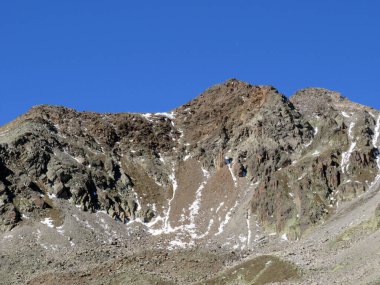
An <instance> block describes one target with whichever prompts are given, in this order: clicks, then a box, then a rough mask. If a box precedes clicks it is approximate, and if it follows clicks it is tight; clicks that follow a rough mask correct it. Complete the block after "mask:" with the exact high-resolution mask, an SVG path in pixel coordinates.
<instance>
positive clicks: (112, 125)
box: [0, 79, 380, 284]
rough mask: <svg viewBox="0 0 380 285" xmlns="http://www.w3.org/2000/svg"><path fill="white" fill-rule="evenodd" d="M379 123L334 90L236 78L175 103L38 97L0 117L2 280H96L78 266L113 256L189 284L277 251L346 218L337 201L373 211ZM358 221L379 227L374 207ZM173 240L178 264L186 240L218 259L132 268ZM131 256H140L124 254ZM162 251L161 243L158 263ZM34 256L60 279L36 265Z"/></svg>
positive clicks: (378, 180)
mask: <svg viewBox="0 0 380 285" xmlns="http://www.w3.org/2000/svg"><path fill="white" fill-rule="evenodd" d="M379 134H380V112H379V111H377V110H374V109H372V108H369V107H365V106H362V105H359V104H356V103H352V102H350V101H349V100H348V99H346V98H344V97H342V96H341V95H340V94H339V93H336V92H332V91H329V90H325V89H320V88H308V89H303V90H300V91H298V92H297V93H296V94H295V95H293V96H292V97H291V98H290V99H288V98H286V97H285V96H284V95H282V94H280V93H279V92H278V91H277V90H276V89H274V88H273V87H271V86H253V85H250V84H248V83H245V82H241V81H238V80H235V79H231V80H228V81H226V82H224V83H222V84H218V85H215V86H213V87H211V88H209V89H208V90H206V91H205V92H204V93H202V94H201V95H200V96H198V97H197V98H196V99H194V100H192V101H190V102H188V103H187V104H184V105H183V106H181V107H179V108H177V109H175V110H173V111H172V112H170V113H155V114H137V113H131V114H127V113H122V114H97V113H92V112H77V111H75V110H72V109H68V108H64V107H55V106H45V105H43V106H37V107H34V108H32V109H31V110H30V111H29V112H28V113H26V114H24V115H22V116H20V117H19V118H17V119H16V120H14V121H13V122H11V123H9V124H7V125H5V126H3V127H1V128H0V217H1V219H0V231H1V232H2V233H3V235H2V240H1V243H0V253H1V256H0V265H1V268H2V269H1V271H2V270H3V268H4V269H8V270H4V271H3V272H1V275H2V276H0V277H3V278H2V280H6V281H4V284H16V283H17V282H19V283H22V282H26V281H27V280H31V281H30V282H31V283H30V284H40V283H44V282H46V283H44V284H56V283H54V282H58V281H57V280H58V279H64V278H68V277H67V276H68V275H70V274H72V275H70V276H71V277H70V278H73V279H70V278H69V279H68V280H71V281H70V282H71V283H68V284H75V282H79V283H80V282H88V284H96V283H91V282H92V281H91V280H90V279H86V278H85V277H83V276H80V275H81V274H82V273H78V272H80V271H83V270H84V271H86V270H87V271H89V272H90V273H88V274H89V276H93V274H94V273H91V272H96V270H95V271H93V270H94V268H96V266H99V265H101V264H105V263H106V262H108V264H109V265H108V266H111V269H109V272H113V270H114V269H113V268H114V267H113V265H112V264H114V263H115V264H116V265H114V266H119V267H120V268H123V269H122V271H123V270H124V271H123V272H124V273H123V274H126V275H128V278H132V277H133V276H135V277H133V278H137V279H136V280H135V281H131V280H132V279H131V280H130V282H135V283H136V284H140V283H141V284H155V283H153V282H164V283H162V284H188V283H189V282H202V281H204V280H206V279H207V278H208V277H211V276H212V275H213V274H216V273H217V272H220V271H221V270H222V269H223V266H224V265H226V264H229V263H231V262H238V261H239V260H241V258H243V257H246V256H252V257H253V256H254V255H255V254H258V253H259V252H262V253H265V252H266V250H267V249H276V250H275V251H276V252H285V251H284V250H283V248H282V249H281V246H282V247H283V246H284V242H286V243H291V244H295V245H294V247H296V246H298V245H300V244H302V243H303V242H305V240H307V239H308V238H309V237H310V236H312V235H313V234H316V233H318V232H320V231H321V230H320V228H321V227H324V226H325V223H328V224H329V223H333V222H332V221H334V220H339V221H344V222H345V223H346V220H343V219H336V216H337V215H338V213H339V211H341V210H342V209H346V208H348V209H351V210H347V212H349V213H356V212H355V209H356V206H355V205H356V204H355V203H357V201H362V200H363V197H367V196H368V197H369V198H368V199H366V200H365V201H363V203H372V204H373V205H374V206H371V207H368V209H372V210H373V211H375V210H374V208H373V207H375V206H376V205H377V204H376V201H377V200H376V199H378V198H377V196H376V195H375V194H373V193H377V191H378V189H379V184H380V174H379V173H380V171H379V170H380V159H379V145H380V139H379ZM374 199H375V200H374ZM374 201H375V202H374ZM352 203H354V204H352ZM372 204H371V205H372ZM377 212H378V210H377ZM347 215H348V214H347ZM352 215H353V214H352ZM358 215H359V214H358ZM371 215H372V216H371ZM363 217H365V218H366V219H367V220H363V219H364V218H363ZM376 217H377V218H376ZM353 218H354V219H356V220H358V221H359V220H360V219H359V218H358V217H357V216H355V215H354V216H353ZM361 219H362V220H360V221H361V222H363V223H364V224H366V223H369V224H370V225H371V226H370V228H371V233H375V234H377V233H378V231H377V229H378V228H379V223H378V214H377V216H375V212H373V213H372V212H368V216H365V215H364V214H363V216H362V217H361ZM366 225H367V224H366ZM338 234H341V233H340V232H339V233H338V232H336V235H338ZM279 247H280V248H279ZM12 248H14V249H12ZM20 248H22V249H24V251H21V252H22V253H25V255H23V254H22V253H20ZM94 248H95V250H94ZM167 250H170V251H172V252H174V253H175V252H179V253H178V254H174V255H173V256H172V257H171V258H169V260H173V261H175V260H177V259H178V258H179V257H178V256H180V255H181V254H180V252H181V251H183V250H185V251H187V250H189V251H190V252H191V253H190V256H194V255H199V256H198V257H197V258H196V260H197V262H196V263H199V264H198V265H199V266H205V265H204V264H206V263H207V260H209V258H211V257H210V254H211V255H212V256H213V257H212V258H211V259H213V258H216V259H220V260H221V262H222V263H221V264H218V263H215V267H214V268H213V269H212V270H211V269H210V270H204V269H202V270H201V269H200V268H199V266H195V267H194V270H193V269H190V268H192V267H191V266H194V265H191V263H192V261H186V262H184V263H183V264H184V265H183V267H184V268H186V270H185V269H183V270H182V271H181V270H180V272H185V273H186V274H185V273H183V274H182V273H179V272H174V271H176V269H175V268H172V267H170V266H169V267H168V265H162V266H158V267H159V268H161V269H162V270H163V272H157V271H155V270H157V269H151V271H152V272H153V271H155V274H156V275H154V276H151V275H149V274H150V273H149V274H148V273H147V272H148V271H144V272H145V273H144V272H142V271H139V270H137V269H136V268H135V267H134V265H133V266H132V267H131V266H130V264H135V263H136V262H137V263H138V262H145V263H146V262H148V263H146V264H145V265H143V266H142V267H143V268H149V262H150V261H149V260H150V259H151V257H148V256H149V255H150V254H153V253H149V252H156V251H159V252H163V253H165V252H166V251H167ZM104 251H106V253H105V252H104ZM146 251H147V252H148V253H147V252H146ZM231 251H233V253H231ZM79 252H82V255H81V257H78V253H79ZM237 252H238V254H237ZM153 255H155V254H153ZM158 255H159V256H161V255H160V254H158ZM36 256H42V259H43V260H44V261H41V263H40V265H39V264H35V263H33V260H34V258H35V257H36ZM131 256H137V257H138V256H143V257H141V259H139V260H140V261H139V260H137V261H136V260H134V261H133V262H132V261H128V262H127V261H123V260H125V259H126V260H129V259H130V258H131ZM205 256H208V257H205ZM69 257H70V258H69ZM302 257H303V256H302ZM302 257H300V259H298V258H297V259H296V260H292V262H294V264H297V263H299V260H302ZM73 258H74V259H75V260H72V259H73ZM120 258H122V259H121V260H122V261H120ZM268 258H269V259H268ZM268 258H264V259H255V261H254V262H253V263H252V264H253V265H252V266H254V267H252V268H254V269H252V270H253V271H255V270H258V271H257V272H261V271H262V270H267V268H268V266H269V265H268V264H267V265H265V264H266V263H267V262H269V261H270V260H272V259H270V257H268ZM21 259H22V260H23V263H25V266H21V265H20V264H19V262H17V261H20V260H21ZM81 259H82V261H83V262H85V264H83V262H78V261H77V260H81ZM190 259H191V258H190ZM288 259H289V258H288ZM290 259H291V258H290ZM118 260H119V261H118ZM167 260H168V256H165V254H164V255H163V256H161V257H159V258H158V259H157V261H156V262H157V264H156V265H160V264H161V263H164V264H165V262H166V263H167V262H168V261H167ZM178 260H180V259H178ZM178 260H177V262H179V263H180V261H178ZM260 260H262V261H260ZM264 260H265V264H264V263H262V262H264ZM377 261H378V259H375V262H377ZM48 262H50V263H48ZM260 262H261V263H260ZM271 262H272V261H270V263H271ZM276 262H280V263H281V262H283V261H277V259H273V264H277V263H276ZM45 263H46V265H44V264H45ZM56 263H58V264H60V263H62V264H63V265H62V266H58V267H57V264H56ZM15 264H17V265H15ZM123 264H124V265H123ZM126 264H129V265H128V268H126V266H127V265H126ZM202 264H203V265H202ZM250 264H251V263H250ZM42 265H44V266H42ZM249 266H251V265H249ZM255 266H256V267H255ZM289 266H290V267H289V271H288V272H284V274H283V276H285V277H286V278H285V277H284V279H282V280H270V279H268V280H267V279H265V278H266V277H265V278H264V279H263V280H264V281H265V280H267V281H265V282H266V283H268V282H270V281H273V282H274V281H284V280H286V279H287V278H291V277H292V278H295V277H297V278H300V276H301V274H300V273H297V274H294V273H293V272H295V271H294V267H293V265H289ZM42 267H45V268H46V267H47V268H50V270H52V271H53V272H54V270H57V268H58V269H59V270H60V271H63V272H66V273H64V274H66V275H67V276H66V275H65V277H64V276H61V277H60V278H58V279H57V276H55V275H54V273H52V274H53V277H52V276H51V275H46V276H45V275H42ZM167 268H171V270H169V271H168V272H165V270H167ZM285 268H286V267H285ZM301 268H303V267H302V266H301ZM192 270H193V271H192ZM6 271H9V273H6ZM15 271H17V272H18V273H19V274H17V272H16V274H15ZM177 271H178V270H177ZM301 271H302V270H301ZM20 272H23V274H20ZM70 272H74V273H70ZM149 272H150V271H149ZM202 272H203V273H202ZM119 273H120V272H119ZM119 273H118V274H119ZM127 273H128V274H127ZM112 274H114V275H112V276H113V278H111V279H113V280H116V279H117V280H119V279H120V278H126V277H125V276H124V275H123V276H124V277H120V274H119V275H118V274H116V273H115V272H113V273H112ZM115 274H116V275H115ZM146 274H148V275H146ZM181 274H182V275H181ZM260 274H261V273H260ZM108 275H110V276H111V273H110V274H106V273H104V274H103V275H102V278H103V277H104V278H106V279H107V276H108ZM269 275H270V274H269ZM306 275H307V274H306ZM41 276H42V277H41ZM49 276H50V277H49ZM54 276H55V277H54ZM131 276H132V277H131ZM136 276H137V277H136ZM143 276H145V277H143ZM157 276H158V277H157ZM260 276H261V275H260ZM264 276H266V275H264ZM58 277H59V276H58ZM140 277H141V278H142V279H143V280H144V281H141V280H142V279H141V280H139V278H140ZM246 277H247V276H246ZM41 278H42V279H41ZM118 278H119V279H118ZM215 278H216V279H210V281H209V283H207V284H213V283H212V282H214V281H212V280H218V279H217V277H215ZM228 278H229V277H228ZM228 278H227V279H228ZM247 278H248V277H247ZM252 278H258V279H257V280H261V279H262V277H260V278H261V279H260V278H259V277H257V276H253V277H252ZM106 279H105V280H106ZM32 280H34V281H32ZM44 280H45V281H44ZM49 280H50V281H49ZM75 280H77V281H75ZM107 280H108V279H107ZM120 280H124V281H125V280H127V279H120ZM228 280H229V279H228ZM255 280H256V279H255ZM264 281H262V282H264ZM33 282H34V283H33ZM49 282H50V283H49ZM94 282H95V281H94ZM102 282H104V283H106V284H107V282H108V281H102ZM118 282H123V281H118ZM125 282H126V281H125ZM143 282H145V283H143ZM149 282H151V283H149ZM165 282H169V283H165ZM170 282H173V283H170ZM215 282H219V283H217V284H220V282H221V281H220V279H219V281H215ZM233 282H235V281H231V282H230V283H229V284H234V283H233ZM246 282H248V283H249V282H251V281H248V279H247V280H246ZM257 282H258V283H255V284H266V283H265V282H264V283H260V282H261V281H260V282H259V281H257ZM294 282H295V281H294ZM300 282H302V281H300ZM248 283H247V284H248ZM80 284H83V283H80ZM86 284H87V283H86ZM99 284H100V283H99ZM114 284H119V283H117V282H116V283H114ZM156 284H160V283H156ZM215 284H216V283H215ZM226 284H227V283H226ZM236 284H245V283H236ZM306 284H310V283H306ZM316 284H318V283H316ZM355 284H358V283H355ZM363 284H364V283H363Z"/></svg>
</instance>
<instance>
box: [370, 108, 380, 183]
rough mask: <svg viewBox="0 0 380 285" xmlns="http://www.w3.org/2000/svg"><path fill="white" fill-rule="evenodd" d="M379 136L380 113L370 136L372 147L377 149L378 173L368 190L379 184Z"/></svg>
mask: <svg viewBox="0 0 380 285" xmlns="http://www.w3.org/2000/svg"><path fill="white" fill-rule="evenodd" d="M379 136H380V114H379V115H378V117H377V120H376V127H375V133H374V135H373V138H372V145H373V147H374V148H376V149H377V153H376V162H377V168H378V173H377V175H376V177H375V179H374V181H373V182H372V183H371V185H370V190H372V189H377V187H379V186H380V149H379V148H380V147H379V143H378V141H379Z"/></svg>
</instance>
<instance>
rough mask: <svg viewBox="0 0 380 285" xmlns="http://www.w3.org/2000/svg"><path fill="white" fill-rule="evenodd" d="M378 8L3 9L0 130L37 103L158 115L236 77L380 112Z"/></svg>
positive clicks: (291, 3)
mask: <svg viewBox="0 0 380 285" xmlns="http://www.w3.org/2000/svg"><path fill="white" fill-rule="evenodd" d="M379 13H380V1H378V0H372V1H369V0H360V1H357V0H344V1H343V0H318V1H301V0H297V1H295V0H286V1H284V0H272V1H271V0H262V1H261V0H246V1H242V0H233V1H232V0H231V1H224V0H218V1H217V0H215V1H210V0H176V1H166V0H162V1H157V0H151V1H121V0H113V1H99V0H91V1H90V0H75V1H74V0H65V1H51V0H44V1H41V0H33V1H30V0H27V1H26V0H17V1H16V0H14V1H13V0H10V1H1V3H0V94H1V95H0V96H1V103H0V124H4V123H5V122H8V121H10V120H12V119H13V118H15V117H16V116H17V115H19V114H22V113H24V112H25V111H27V110H28V109H29V108H30V107H31V106H33V105H37V104H43V103H46V104H56V105H65V106H69V107H73V108H76V109H79V110H93V111H99V112H159V111H165V110H170V109H172V108H174V107H176V106H178V105H181V104H183V103H185V102H187V101H189V100H190V99H192V98H194V97H195V96H197V95H198V94H199V93H200V92H202V91H203V90H204V89H205V88H207V87H209V86H210V85H213V84H215V83H218V82H221V81H224V80H226V79H228V78H231V77H236V78H238V79H241V80H244V81H248V82H250V83H252V84H271V85H274V86H275V87H276V88H277V89H279V90H280V92H282V93H284V94H286V95H288V96H289V95H291V94H293V93H294V92H295V91H296V90H298V89H300V88H304V87H310V86H316V87H325V88H329V89H333V90H338V91H340V92H342V93H343V95H345V96H347V97H349V98H350V99H351V100H353V101H356V102H360V103H362V104H366V105H371V106H373V107H375V108H377V109H380V83H379V79H380V16H379Z"/></svg>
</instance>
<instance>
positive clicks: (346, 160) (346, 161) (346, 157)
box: [341, 122, 356, 173]
mask: <svg viewBox="0 0 380 285" xmlns="http://www.w3.org/2000/svg"><path fill="white" fill-rule="evenodd" d="M354 127H355V122H351V123H350V127H349V129H348V138H349V139H350V141H351V144H350V147H349V149H348V150H347V151H345V152H343V153H342V162H341V167H342V172H343V173H345V172H347V171H348V167H349V166H350V157H351V154H352V152H353V151H354V149H355V147H356V141H354V136H353V135H352V130H353V128H354Z"/></svg>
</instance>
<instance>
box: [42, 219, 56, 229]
mask: <svg viewBox="0 0 380 285" xmlns="http://www.w3.org/2000/svg"><path fill="white" fill-rule="evenodd" d="M41 224H44V225H46V226H48V227H49V228H54V225H53V220H52V219H51V218H45V219H44V220H42V221H41Z"/></svg>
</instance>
